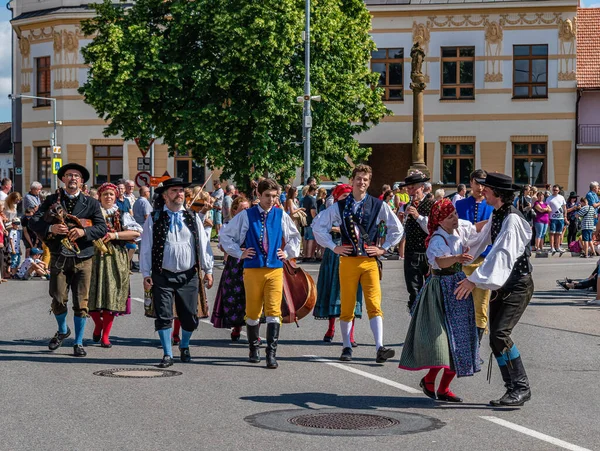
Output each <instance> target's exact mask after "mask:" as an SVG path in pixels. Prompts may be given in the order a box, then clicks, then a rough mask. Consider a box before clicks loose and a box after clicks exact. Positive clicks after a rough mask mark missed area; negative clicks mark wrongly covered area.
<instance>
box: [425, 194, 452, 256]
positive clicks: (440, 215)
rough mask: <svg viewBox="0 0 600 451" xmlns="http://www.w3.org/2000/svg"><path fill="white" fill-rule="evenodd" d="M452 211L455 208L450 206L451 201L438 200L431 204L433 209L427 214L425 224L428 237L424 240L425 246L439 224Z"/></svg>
mask: <svg viewBox="0 0 600 451" xmlns="http://www.w3.org/2000/svg"><path fill="white" fill-rule="evenodd" d="M454 210H455V208H454V205H452V201H451V200H450V199H447V198H443V199H440V200H438V201H437V202H436V203H435V204H433V207H431V212H430V213H429V220H428V222H427V229H428V230H429V235H428V236H427V238H426V239H425V245H426V246H428V245H429V240H431V237H432V236H433V234H434V233H435V232H436V230H437V229H438V227H439V226H440V223H441V222H442V221H443V220H444V219H446V218H447V217H448V216H450V215H451V214H452V212H454Z"/></svg>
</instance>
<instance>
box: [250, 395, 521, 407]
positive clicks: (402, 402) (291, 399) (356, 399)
mask: <svg viewBox="0 0 600 451" xmlns="http://www.w3.org/2000/svg"><path fill="white" fill-rule="evenodd" d="M240 399H241V400H243V401H252V402H258V403H263V404H280V405H285V406H289V405H294V406H297V407H301V408H304V409H312V410H316V409H315V408H314V407H312V406H310V405H309V404H316V405H319V406H326V407H335V408H339V409H386V408H394V409H438V408H442V409H444V410H446V409H457V408H459V409H467V410H472V409H474V410H488V411H507V410H515V409H506V408H496V407H492V406H488V405H487V404H476V403H461V404H448V403H442V402H437V401H434V400H432V399H429V398H426V397H422V398H417V397H408V396H358V395H352V396H343V395H337V394H335V393H321V392H305V393H282V394H280V395H273V396H243V397H241V398H240Z"/></svg>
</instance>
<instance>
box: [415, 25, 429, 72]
mask: <svg viewBox="0 0 600 451" xmlns="http://www.w3.org/2000/svg"><path fill="white" fill-rule="evenodd" d="M429 24H430V23H429V21H428V22H427V25H425V24H422V23H417V22H413V32H412V41H413V44H419V46H420V47H421V49H422V50H423V51H424V52H425V55H428V54H429V42H430V41H431V33H430V31H429ZM422 75H423V81H424V82H425V83H429V62H428V61H427V58H425V64H424V68H423V74H422Z"/></svg>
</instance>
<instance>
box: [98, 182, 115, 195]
mask: <svg viewBox="0 0 600 451" xmlns="http://www.w3.org/2000/svg"><path fill="white" fill-rule="evenodd" d="M107 189H111V190H113V191H114V192H115V196H118V195H119V188H118V187H117V185H115V184H113V183H109V182H106V183H103V184H102V185H101V186H100V188H98V196H100V195H101V194H102V193H103V192H104V191H106V190H107Z"/></svg>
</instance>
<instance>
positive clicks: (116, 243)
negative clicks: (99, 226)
mask: <svg viewBox="0 0 600 451" xmlns="http://www.w3.org/2000/svg"><path fill="white" fill-rule="evenodd" d="M102 214H103V215H104V220H105V221H106V225H107V226H108V230H109V231H110V232H111V233H114V232H117V233H118V232H123V231H126V230H135V231H137V232H140V233H141V232H142V228H141V227H140V225H139V224H138V223H137V222H136V221H135V219H133V217H132V216H131V215H130V214H129V213H121V212H120V211H119V207H118V206H117V205H116V204H115V205H114V206H113V207H112V208H111V209H109V210H106V209H104V208H102ZM125 244H126V242H125V241H123V240H113V241H109V242H108V243H107V247H108V248H109V250H110V253H108V254H106V253H102V252H100V250H99V249H96V250H95V253H94V257H93V263H92V280H91V284H90V297H89V310H90V312H92V311H98V310H107V311H110V312H112V313H113V314H122V315H123V314H124V315H127V314H130V313H131V298H130V295H129V257H128V255H127V249H126V248H125Z"/></svg>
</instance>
